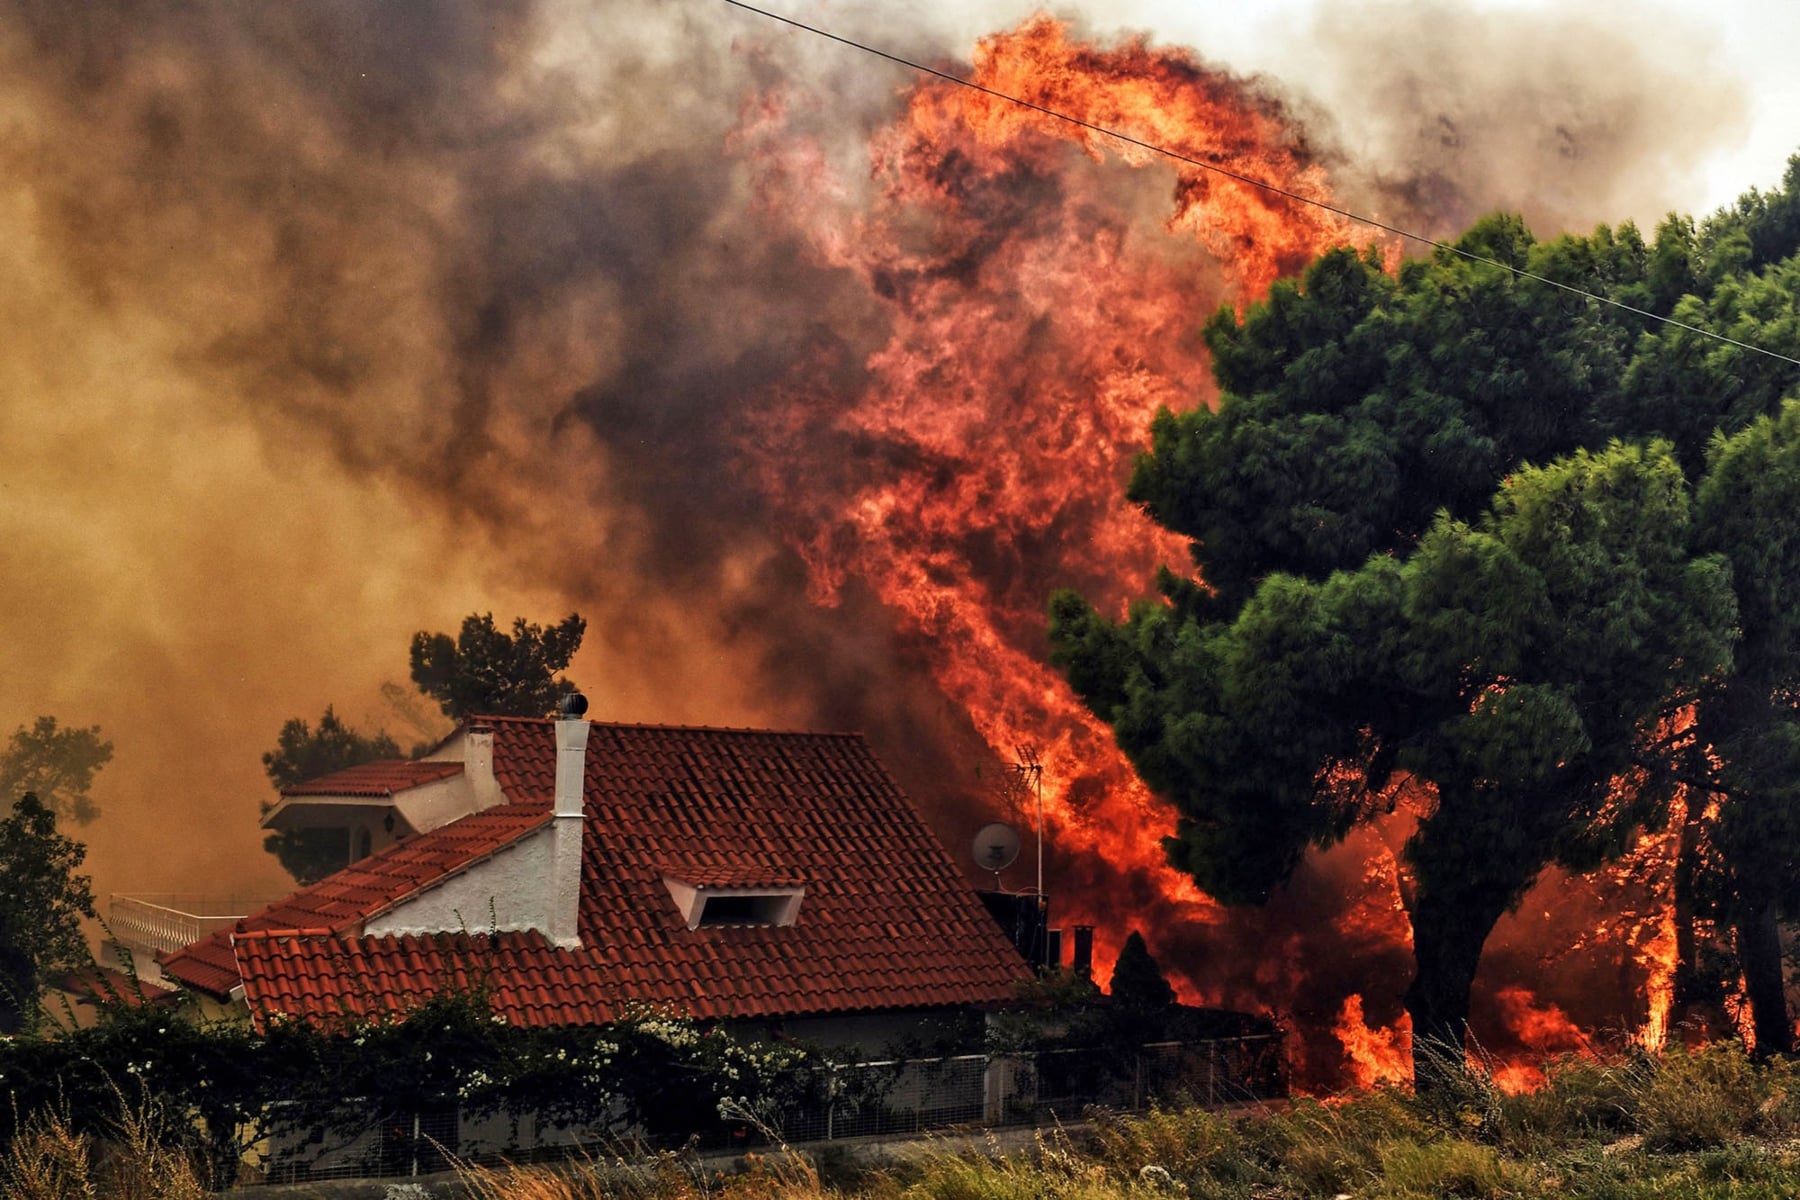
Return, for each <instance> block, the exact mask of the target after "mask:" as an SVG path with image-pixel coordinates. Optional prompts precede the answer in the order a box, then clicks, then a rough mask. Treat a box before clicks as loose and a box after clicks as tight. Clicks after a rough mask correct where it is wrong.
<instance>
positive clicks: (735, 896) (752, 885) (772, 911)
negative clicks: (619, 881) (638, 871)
mask: <svg viewBox="0 0 1800 1200" xmlns="http://www.w3.org/2000/svg"><path fill="white" fill-rule="evenodd" d="M684 874H690V875H699V874H703V873H702V872H684ZM704 874H705V875H707V876H709V877H711V878H709V879H707V880H705V881H701V880H690V879H684V878H682V877H681V876H680V875H674V874H666V875H664V876H663V877H662V881H663V886H664V887H666V888H667V889H668V890H669V897H670V899H672V900H674V901H675V907H676V908H677V909H678V910H680V912H681V919H682V923H683V924H685V925H686V926H687V927H688V928H689V929H700V928H702V927H710V928H719V927H727V926H755V925H763V926H785V925H792V924H793V923H794V922H795V921H797V920H798V919H799V917H800V902H801V901H802V900H804V899H805V898H806V888H805V887H803V886H801V885H800V884H799V883H797V882H793V881H791V880H781V881H779V882H774V881H769V882H753V881H751V880H750V879H748V878H745V877H744V876H743V873H740V872H732V873H731V875H732V876H733V877H732V878H731V879H729V880H728V881H715V880H716V879H718V877H719V876H720V873H719V872H716V871H712V872H705V873H704Z"/></svg>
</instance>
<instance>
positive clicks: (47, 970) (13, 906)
mask: <svg viewBox="0 0 1800 1200" xmlns="http://www.w3.org/2000/svg"><path fill="white" fill-rule="evenodd" d="M86 858H87V848H86V847H85V846H83V845H82V844H81V843H80V842H77V841H75V840H74V839H72V838H69V837H65V836H64V835H63V834H61V833H58V832H57V829H56V813H55V812H54V811H53V810H52V809H51V808H50V807H49V806H48V805H47V804H45V803H44V802H43V801H42V800H40V799H39V798H38V797H37V796H36V795H34V794H33V793H31V792H27V793H25V794H24V795H23V796H21V797H20V798H19V799H18V800H17V801H16V802H15V803H13V804H12V805H10V807H9V812H8V815H7V816H6V817H5V818H4V819H0V1034H15V1033H19V1032H21V1031H22V1030H25V1029H28V1028H30V1027H31V1026H32V1025H34V1024H35V1023H36V1016H37V1001H38V995H39V993H40V992H41V991H42V990H43V985H44V982H45V980H46V979H47V978H48V977H49V976H50V975H52V974H53V973H55V972H57V971H62V970H72V969H74V968H76V967H79V966H82V965H84V964H86V963H87V962H88V961H89V956H88V950H87V942H86V940H85V938H84V937H83V936H82V931H81V921H82V918H84V917H90V918H91V917H92V916H93V915H94V896H93V891H92V889H91V888H90V886H89V882H88V877H87V876H85V875H81V874H77V871H78V870H79V868H80V867H81V864H82V862H83V861H84V860H85V859H86Z"/></svg>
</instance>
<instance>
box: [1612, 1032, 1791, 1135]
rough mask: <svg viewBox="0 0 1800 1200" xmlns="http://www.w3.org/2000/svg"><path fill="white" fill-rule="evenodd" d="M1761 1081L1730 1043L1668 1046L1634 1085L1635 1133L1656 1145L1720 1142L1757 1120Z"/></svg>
mask: <svg viewBox="0 0 1800 1200" xmlns="http://www.w3.org/2000/svg"><path fill="white" fill-rule="evenodd" d="M1764 1083H1765V1080H1764V1079H1763V1077H1762V1074H1761V1073H1760V1072H1759V1071H1758V1069H1757V1067H1756V1065H1755V1064H1753V1063H1752V1062H1751V1061H1750V1060H1749V1058H1748V1057H1746V1056H1745V1054H1744V1050H1743V1047H1742V1046H1739V1045H1737V1044H1736V1043H1732V1042H1725V1043H1719V1044H1716V1045H1712V1046H1707V1047H1704V1048H1703V1049H1700V1050H1695V1051H1689V1050H1687V1049H1685V1048H1683V1047H1680V1046H1675V1047H1672V1048H1671V1049H1669V1050H1668V1051H1666V1052H1665V1053H1664V1054H1663V1057H1662V1061H1661V1062H1660V1063H1659V1064H1658V1065H1657V1067H1656V1069H1655V1071H1654V1072H1652V1073H1651V1074H1650V1075H1649V1076H1648V1078H1647V1079H1646V1080H1645V1081H1644V1082H1643V1084H1642V1085H1641V1087H1640V1088H1639V1090H1638V1094H1637V1098H1636V1099H1637V1122H1636V1123H1637V1129H1638V1132H1639V1133H1641V1134H1643V1135H1644V1141H1645V1144H1646V1145H1648V1146H1650V1147H1652V1148H1654V1149H1659V1150H1695V1149H1701V1148H1704V1147H1708V1146H1722V1145H1724V1144H1725V1143H1726V1142H1729V1141H1731V1140H1733V1139H1734V1138H1738V1137H1742V1136H1744V1135H1745V1134H1748V1133H1750V1132H1751V1131H1752V1128H1753V1127H1754V1126H1755V1125H1756V1124H1757V1120H1758V1117H1759V1115H1760V1110H1761V1108H1762V1106H1763V1103H1764V1100H1765V1099H1768V1098H1770V1097H1769V1096H1768V1095H1767V1094H1766V1089H1765V1086H1764Z"/></svg>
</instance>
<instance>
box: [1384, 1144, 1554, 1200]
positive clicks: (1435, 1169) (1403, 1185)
mask: <svg viewBox="0 0 1800 1200" xmlns="http://www.w3.org/2000/svg"><path fill="white" fill-rule="evenodd" d="M1380 1161H1381V1177H1380V1179H1379V1180H1378V1181H1377V1183H1376V1184H1375V1186H1374V1187H1372V1188H1370V1189H1369V1191H1368V1192H1367V1194H1368V1195H1370V1196H1391V1197H1396V1198H1400V1197H1414V1196H1418V1197H1427V1196H1429V1197H1439V1196H1457V1197H1467V1198H1469V1200H1487V1198H1488V1197H1500V1196H1506V1195H1510V1194H1513V1193H1515V1192H1517V1191H1519V1190H1521V1188H1522V1186H1523V1185H1524V1184H1525V1183H1526V1182H1527V1179H1526V1174H1527V1173H1526V1170H1525V1168H1523V1167H1522V1166H1520V1165H1519V1164H1517V1163H1514V1162H1512V1161H1511V1160H1509V1159H1506V1158H1503V1157H1501V1155H1500V1153H1499V1151H1497V1150H1495V1149H1494V1148H1493V1147H1492V1146H1485V1145H1482V1144H1481V1143H1479V1142H1470V1141H1464V1140H1462V1139H1460V1138H1439V1139H1437V1140H1435V1141H1429V1142H1413V1141H1395V1142H1389V1143H1388V1144H1387V1145H1385V1146H1383V1147H1382V1148H1381V1153H1380Z"/></svg>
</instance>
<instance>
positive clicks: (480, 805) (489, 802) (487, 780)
mask: <svg viewBox="0 0 1800 1200" xmlns="http://www.w3.org/2000/svg"><path fill="white" fill-rule="evenodd" d="M463 778H464V779H466V780H468V781H469V790H470V793H471V796H472V800H473V805H474V808H475V809H476V810H477V811H479V810H481V809H484V808H492V807H494V805H496V804H499V803H501V802H502V801H503V800H505V798H506V797H505V796H503V795H501V793H500V781H499V780H497V779H495V778H494V731H493V729H492V728H490V727H489V726H486V725H471V726H469V727H468V729H467V730H465V731H464V733H463Z"/></svg>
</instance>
